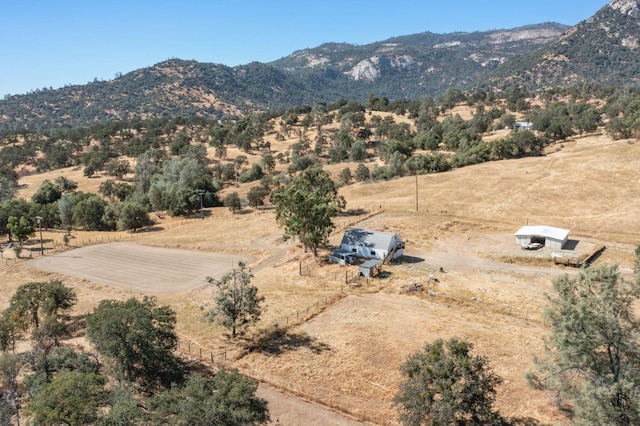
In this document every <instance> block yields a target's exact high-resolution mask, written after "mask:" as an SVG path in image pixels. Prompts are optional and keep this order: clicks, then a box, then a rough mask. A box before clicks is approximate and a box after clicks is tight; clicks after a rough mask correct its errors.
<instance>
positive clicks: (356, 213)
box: [341, 208, 369, 216]
mask: <svg viewBox="0 0 640 426" xmlns="http://www.w3.org/2000/svg"><path fill="white" fill-rule="evenodd" d="M367 213H369V211H368V210H365V209H363V208H357V209H349V210H345V211H344V212H342V214H341V216H362V215H363V214H367Z"/></svg>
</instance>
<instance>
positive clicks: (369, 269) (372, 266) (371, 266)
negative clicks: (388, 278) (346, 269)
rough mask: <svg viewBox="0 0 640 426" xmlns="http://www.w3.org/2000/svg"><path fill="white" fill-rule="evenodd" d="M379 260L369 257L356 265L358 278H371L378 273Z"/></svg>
mask: <svg viewBox="0 0 640 426" xmlns="http://www.w3.org/2000/svg"><path fill="white" fill-rule="evenodd" d="M380 263H382V262H381V261H380V260H377V259H371V260H367V261H366V262H364V263H363V264H361V265H360V266H359V267H358V278H360V277H364V278H373V277H375V276H376V275H378V274H379V273H380V269H381V268H380Z"/></svg>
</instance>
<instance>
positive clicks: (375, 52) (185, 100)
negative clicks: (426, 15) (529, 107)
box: [0, 0, 640, 132]
mask: <svg viewBox="0 0 640 426" xmlns="http://www.w3.org/2000/svg"><path fill="white" fill-rule="evenodd" d="M639 10H640V3H639V1H638V0H613V1H611V2H610V3H609V4H607V5H606V6H604V7H603V8H602V9H600V10H599V11H598V12H597V13H596V14H595V15H594V16H592V17H591V18H589V19H587V20H585V21H582V22H580V23H579V24H578V25H576V26H574V27H568V26H566V25H562V24H558V23H549V22H548V23H543V24H533V25H527V26H523V27H518V28H513V29H499V30H492V31H477V32H455V33H449V34H436V33H431V32H423V33H418V34H410V35H404V36H397V37H392V38H390V39H387V40H383V41H377V42H374V43H369V44H365V45H352V44H349V43H324V44H321V45H319V46H317V47H315V48H311V49H303V50H297V51H294V52H292V53H291V54H290V55H288V56H285V57H283V58H280V59H278V60H276V61H272V62H269V63H260V62H251V63H249V64H245V65H239V66H235V67H229V66H226V65H223V64H215V63H203V62H197V61H193V60H191V61H187V60H182V59H170V60H167V61H163V62H159V63H157V64H155V65H153V66H150V67H146V68H141V69H138V70H135V71H132V72H129V73H127V74H125V75H120V76H118V77H117V78H115V79H113V80H109V81H94V82H92V83H88V84H86V85H74V86H65V87H64V88H60V89H55V90H52V89H43V90H37V91H34V92H31V93H28V94H26V95H13V96H7V97H5V99H4V100H2V101H0V132H6V131H17V130H21V129H39V130H42V129H47V128H55V127H59V126H88V125H91V124H92V123H97V122H101V121H108V120H129V119H132V118H136V117H139V118H148V117H162V116H177V115H182V116H195V115H200V116H203V117H207V118H222V117H225V116H234V115H235V116H238V115H242V114H244V113H246V112H251V111H265V110H273V109H286V108H291V107H294V106H298V105H314V104H316V103H320V102H324V103H331V102H335V101H337V100H339V99H348V100H356V101H364V100H365V99H367V97H368V96H369V95H371V94H373V95H375V96H378V97H385V98H388V99H418V98H421V97H424V96H434V97H435V96H440V95H441V94H443V93H444V92H445V91H446V90H447V89H449V88H457V89H460V90H474V89H476V88H486V89H492V90H494V89H495V90H503V89H506V88H508V87H510V86H512V85H518V86H522V87H524V88H526V89H530V90H537V89H545V88H549V87H556V86H565V87H566V86H571V85H575V84H580V83H583V82H586V83H593V84H596V85H618V86H632V85H637V84H639V83H640V80H639V77H638V76H640V57H639V55H637V49H638V45H639V44H640V43H639V40H640V23H639V20H638V18H639V17H640V12H639Z"/></svg>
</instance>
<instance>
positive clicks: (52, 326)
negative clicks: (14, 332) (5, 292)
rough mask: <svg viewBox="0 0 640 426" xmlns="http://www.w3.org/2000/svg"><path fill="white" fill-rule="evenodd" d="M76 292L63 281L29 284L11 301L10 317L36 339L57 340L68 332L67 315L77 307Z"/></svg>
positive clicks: (14, 295) (8, 312) (20, 288)
mask: <svg viewBox="0 0 640 426" xmlns="http://www.w3.org/2000/svg"><path fill="white" fill-rule="evenodd" d="M76 301H77V296H76V292H75V290H73V289H72V288H70V287H66V286H65V285H64V284H63V283H62V281H60V280H51V281H48V282H29V283H26V284H23V285H21V286H20V287H18V289H17V290H16V292H15V293H14V294H13V296H12V297H11V299H10V301H9V309H8V310H7V314H5V317H7V318H8V319H9V320H10V322H11V323H13V324H19V326H20V327H21V328H22V329H23V330H25V331H26V330H28V329H33V330H34V335H35V336H40V337H50V338H53V339H54V340H56V341H57V338H58V337H60V336H61V335H63V334H64V333H65V332H66V326H65V320H67V319H68V318H67V317H66V316H65V315H66V313H67V312H68V311H69V310H71V308H73V306H74V305H75V304H76Z"/></svg>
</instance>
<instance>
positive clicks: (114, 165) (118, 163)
mask: <svg viewBox="0 0 640 426" xmlns="http://www.w3.org/2000/svg"><path fill="white" fill-rule="evenodd" d="M130 171H131V166H130V165H129V161H127V160H125V159H124V158H112V159H111V160H109V162H108V163H107V165H106V172H107V174H108V175H109V176H115V178H116V179H122V178H123V177H124V175H126V174H127V173H129V172H130Z"/></svg>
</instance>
